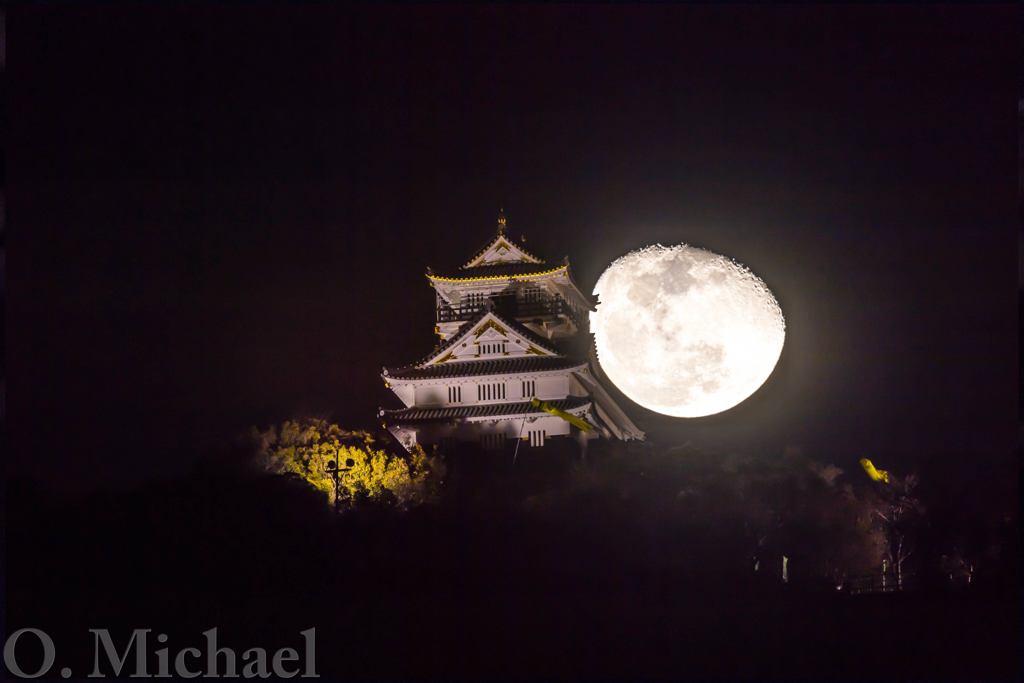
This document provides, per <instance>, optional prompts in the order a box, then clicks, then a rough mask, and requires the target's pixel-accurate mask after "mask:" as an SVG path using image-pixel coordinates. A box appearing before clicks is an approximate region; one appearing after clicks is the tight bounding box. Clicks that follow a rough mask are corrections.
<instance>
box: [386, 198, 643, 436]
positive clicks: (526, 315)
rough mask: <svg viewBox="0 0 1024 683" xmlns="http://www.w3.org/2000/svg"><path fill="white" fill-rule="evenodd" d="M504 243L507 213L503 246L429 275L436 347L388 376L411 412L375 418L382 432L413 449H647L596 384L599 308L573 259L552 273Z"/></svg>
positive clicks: (500, 235) (501, 228) (500, 234)
mask: <svg viewBox="0 0 1024 683" xmlns="http://www.w3.org/2000/svg"><path fill="white" fill-rule="evenodd" d="M506 233H507V222H506V220H505V215H504V213H500V214H499V217H498V229H497V234H496V235H495V236H494V238H493V239H491V241H490V242H488V243H487V244H486V245H485V246H484V247H483V248H482V249H481V250H480V251H478V252H477V253H476V255H474V256H473V257H472V258H471V259H469V261H467V262H466V263H465V264H464V265H463V266H462V267H461V268H460V269H459V270H458V271H457V272H455V273H452V274H450V275H441V274H437V273H433V272H431V271H430V270H429V269H428V271H427V280H428V281H429V283H430V286H431V287H433V288H434V291H435V294H436V306H437V325H436V326H435V328H434V330H435V332H436V333H437V334H438V336H439V337H440V338H441V343H440V345H439V346H438V347H437V348H435V349H434V350H433V351H432V352H430V353H429V354H427V355H426V356H425V357H424V358H422V359H420V360H419V361H418V362H416V363H413V364H411V365H406V366H402V367H385V368H384V370H383V372H382V374H381V377H382V378H383V379H384V382H385V386H387V387H388V388H390V389H391V390H392V391H393V392H395V395H396V396H398V398H399V399H400V400H401V401H402V403H403V404H405V407H404V408H401V409H398V410H381V411H380V417H381V420H382V422H383V423H384V426H385V427H386V428H387V429H388V430H389V431H390V432H391V433H392V434H393V435H394V436H395V437H396V438H397V439H398V441H399V442H400V443H401V444H402V445H403V446H404V447H405V448H407V449H411V448H412V447H413V446H414V445H415V444H422V445H425V446H429V445H433V444H438V443H440V444H450V443H458V442H475V443H478V444H480V445H482V446H483V447H485V448H490V449H502V448H506V447H511V446H510V444H512V443H514V442H515V441H514V440H515V439H520V438H521V439H523V440H524V441H523V445H524V446H525V445H527V443H528V445H529V446H531V447H533V448H540V447H543V446H544V445H545V444H546V443H548V442H549V441H550V440H551V439H555V438H561V437H573V438H576V439H578V440H579V441H580V442H581V445H585V444H586V442H587V441H588V440H590V439H595V438H606V439H619V440H623V441H628V440H632V439H643V438H644V434H643V432H641V431H640V430H639V429H638V428H637V427H636V425H634V424H633V422H632V421H631V420H630V419H629V417H628V416H627V415H626V414H625V413H624V412H623V411H622V409H621V408H619V406H618V405H617V404H616V403H615V401H614V400H613V399H612V397H611V396H610V395H609V394H608V392H607V391H606V390H605V388H604V386H602V379H601V378H600V377H599V376H598V375H597V374H595V372H594V367H593V365H592V362H593V361H592V358H593V355H592V354H591V353H590V350H591V348H592V339H591V336H590V331H589V315H588V314H589V312H590V311H592V310H594V306H595V302H594V300H593V299H592V298H591V297H589V296H587V295H585V294H584V293H583V292H581V291H580V289H579V288H578V287H577V286H576V283H575V282H573V279H572V275H571V273H570V268H569V261H568V259H566V260H565V261H564V262H562V263H560V264H550V263H546V262H545V261H544V260H543V259H541V258H540V257H538V256H536V255H534V254H531V253H530V252H529V251H527V250H526V248H525V246H524V245H523V244H522V242H521V241H519V242H517V241H514V240H513V239H512V238H510V237H509V236H508V235H507V234H506Z"/></svg>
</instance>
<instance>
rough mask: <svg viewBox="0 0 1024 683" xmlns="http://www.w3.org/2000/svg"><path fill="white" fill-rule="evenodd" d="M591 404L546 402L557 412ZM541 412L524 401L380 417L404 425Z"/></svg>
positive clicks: (577, 398) (581, 399)
mask: <svg viewBox="0 0 1024 683" xmlns="http://www.w3.org/2000/svg"><path fill="white" fill-rule="evenodd" d="M592 402H593V401H592V399H590V398H587V397H585V396H568V397H566V398H563V399H561V400H557V401H547V403H549V404H550V405H552V406H554V407H555V408H558V409H559V410H574V409H576V408H582V407H584V406H586V405H588V404H590V403H592ZM543 412H544V411H542V410H540V409H538V408H534V407H533V406H532V405H530V402H529V401H524V402H522V403H482V404H477V405H469V406H450V407H412V408H401V409H399V410H381V411H380V416H381V417H383V418H384V419H385V420H390V421H392V422H398V423H402V424H404V423H408V422H427V421H430V420H453V419H459V418H473V417H491V416H494V417H501V416H506V415H532V414H534V413H543Z"/></svg>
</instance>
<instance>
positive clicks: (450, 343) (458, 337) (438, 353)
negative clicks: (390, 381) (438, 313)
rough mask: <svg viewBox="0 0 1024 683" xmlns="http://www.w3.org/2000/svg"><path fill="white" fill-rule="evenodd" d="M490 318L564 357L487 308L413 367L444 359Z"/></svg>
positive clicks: (541, 339) (546, 343) (514, 323)
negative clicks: (452, 349)
mask: <svg viewBox="0 0 1024 683" xmlns="http://www.w3.org/2000/svg"><path fill="white" fill-rule="evenodd" d="M488 316H490V318H491V319H492V320H494V321H497V322H498V323H499V324H501V325H504V326H505V327H507V328H509V329H510V330H512V331H513V332H514V333H516V334H517V335H519V336H520V337H522V338H523V339H525V340H526V341H528V342H530V343H531V344H533V345H534V346H536V347H538V348H540V349H543V350H544V351H547V352H548V353H550V354H551V355H554V356H561V355H562V353H561V352H560V351H559V350H558V348H557V347H556V346H555V345H554V344H552V343H551V342H550V341H548V340H547V339H545V338H544V337H541V336H540V335H539V334H537V333H536V332H534V331H533V330H531V329H529V328H528V327H526V326H525V325H523V324H522V323H519V322H518V321H516V320H509V319H507V318H504V317H502V316H500V315H498V314H497V313H495V312H494V311H492V310H487V309H486V308H484V309H482V310H481V311H480V312H479V313H477V314H476V315H474V316H473V317H472V318H470V319H469V320H467V321H466V322H465V323H463V324H462V326H461V327H459V329H458V330H456V331H455V334H453V335H452V336H451V337H449V338H448V340H447V341H445V342H444V343H443V344H441V345H440V346H438V347H437V348H436V349H434V350H433V351H431V352H430V354H429V355H428V356H426V357H424V358H422V359H421V360H419V361H417V362H416V363H413V366H415V367H423V366H425V365H428V364H430V362H431V361H434V360H435V359H438V358H443V357H444V356H445V355H447V352H448V351H449V350H450V349H451V348H452V347H454V346H455V345H456V344H458V343H460V342H462V341H464V340H465V338H466V337H468V336H469V335H470V334H471V333H472V332H473V330H474V329H476V328H477V327H481V326H484V325H486V324H487V320H486V319H487V318H488ZM456 362H458V363H467V362H470V361H456ZM453 364H454V363H453ZM385 370H386V368H385Z"/></svg>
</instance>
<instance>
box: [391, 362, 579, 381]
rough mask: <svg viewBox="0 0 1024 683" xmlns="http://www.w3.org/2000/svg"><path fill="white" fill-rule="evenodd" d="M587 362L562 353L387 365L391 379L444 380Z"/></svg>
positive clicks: (545, 369)
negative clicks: (398, 366) (420, 365)
mask: <svg viewBox="0 0 1024 683" xmlns="http://www.w3.org/2000/svg"><path fill="white" fill-rule="evenodd" d="M586 362H587V361H584V360H579V359H577V358H564V357H558V356H515V357H512V358H492V359H490V360H471V361H460V362H458V363H439V364H435V365H428V366H426V367H417V366H415V365H407V366H405V367H401V368H385V369H384V372H385V374H387V376H388V378H389V379H440V378H446V377H474V376H480V375H506V374H518V373H525V372H548V371H551V370H568V369H570V368H578V367H580V366H582V365H585V364H586Z"/></svg>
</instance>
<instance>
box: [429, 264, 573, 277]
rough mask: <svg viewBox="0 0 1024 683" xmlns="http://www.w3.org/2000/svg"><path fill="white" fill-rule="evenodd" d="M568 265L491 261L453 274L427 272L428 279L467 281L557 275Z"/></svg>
mask: <svg viewBox="0 0 1024 683" xmlns="http://www.w3.org/2000/svg"><path fill="white" fill-rule="evenodd" d="M568 267H569V265H568V264H567V263H563V264H561V265H558V266H551V265H549V264H545V263H527V262H509V263H493V264H488V265H481V266H473V267H472V268H465V269H463V270H460V271H459V272H458V273H457V274H455V275H439V274H436V273H433V272H427V278H428V279H430V280H440V281H442V282H469V281H472V280H507V279H509V278H526V277H542V276H545V275H557V274H558V273H559V272H562V271H565V270H566V269H567V268H568Z"/></svg>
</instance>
